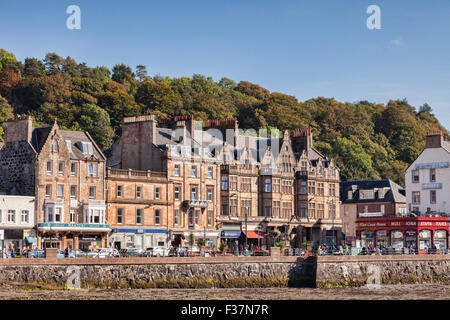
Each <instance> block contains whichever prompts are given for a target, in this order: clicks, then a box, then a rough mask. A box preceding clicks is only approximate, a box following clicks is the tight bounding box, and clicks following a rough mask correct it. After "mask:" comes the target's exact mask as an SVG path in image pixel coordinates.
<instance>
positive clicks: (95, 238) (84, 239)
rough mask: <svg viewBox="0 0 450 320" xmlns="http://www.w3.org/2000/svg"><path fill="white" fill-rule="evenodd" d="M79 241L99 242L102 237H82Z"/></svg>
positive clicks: (79, 237)
mask: <svg viewBox="0 0 450 320" xmlns="http://www.w3.org/2000/svg"><path fill="white" fill-rule="evenodd" d="M78 239H79V240H81V241H99V240H101V237H100V236H96V235H80V236H78Z"/></svg>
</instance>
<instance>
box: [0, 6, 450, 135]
mask: <svg viewBox="0 0 450 320" xmlns="http://www.w3.org/2000/svg"><path fill="white" fill-rule="evenodd" d="M71 4H75V5H78V6H79V7H80V8H81V30H69V29H67V28H66V19H67V17H68V14H66V8H67V7H68V6H69V5H71ZM371 4H375V5H378V6H379V7H380V8H381V27H382V29H381V30H369V29H367V27H366V20H367V18H368V16H369V15H368V14H366V9H367V7H368V6H369V5H371ZM0 30H1V31H0V48H4V49H6V50H8V51H12V52H13V53H14V54H15V55H16V56H17V58H18V59H19V60H22V61H23V59H24V58H26V57H36V58H39V59H42V58H43V57H44V56H45V53H47V52H56V53H58V54H59V55H61V56H64V57H66V56H71V57H72V58H74V59H75V60H76V61H78V62H86V63H87V64H88V65H89V66H96V65H105V66H107V67H110V68H111V67H112V66H113V65H114V64H117V63H125V64H128V65H130V66H132V67H133V68H134V67H135V66H136V65H138V64H144V65H146V66H147V69H148V70H149V73H150V74H151V75H154V74H158V73H159V74H161V75H164V76H165V75H167V76H170V77H179V76H191V75H192V74H194V73H200V74H204V75H207V76H212V77H213V78H214V79H215V80H216V81H218V80H219V79H220V78H221V77H228V78H231V79H233V80H235V81H240V80H246V81H250V82H254V83H258V84H260V85H261V86H263V87H265V88H267V89H269V90H271V91H278V92H283V93H287V94H292V95H295V96H296V97H297V98H298V99H299V100H301V101H304V100H307V99H309V98H312V97H317V96H325V97H334V98H336V99H337V100H339V101H350V102H354V101H358V100H369V101H373V102H380V103H387V102H388V100H389V99H403V98H406V99H407V100H408V101H409V102H410V103H411V104H412V105H414V106H416V107H417V108H418V107H419V106H420V105H422V104H423V103H425V102H427V103H428V104H430V105H431V107H432V108H433V110H434V113H435V114H436V116H437V117H438V118H439V119H440V121H441V123H442V124H443V125H444V126H446V127H447V128H450V113H449V112H448V110H450V55H449V51H450V50H449V49H450V1H448V0H433V1H430V2H425V1H416V0H409V1H406V0H395V1H392V0H389V1H383V0H372V1H365V0H355V1H349V0H347V1H342V0H341V1H335V0H316V1H311V0H296V1H293V0H292V1H273V0H271V1H266V0H209V1H204V0H191V1H186V0H184V1H178V0H172V1H151V0H147V1H137V0H136V1H133V0H131V1H128V2H124V1H103V0H89V1H88V0H84V1H75V0H70V1H66V0H54V1H44V0H43V1H20V0H17V1H6V0H3V1H2V2H1V3H0Z"/></svg>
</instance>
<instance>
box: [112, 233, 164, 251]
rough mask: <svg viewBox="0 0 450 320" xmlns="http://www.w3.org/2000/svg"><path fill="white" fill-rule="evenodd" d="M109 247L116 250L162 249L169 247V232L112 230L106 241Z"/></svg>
mask: <svg viewBox="0 0 450 320" xmlns="http://www.w3.org/2000/svg"><path fill="white" fill-rule="evenodd" d="M108 243H109V245H110V247H114V248H116V249H118V250H120V249H129V248H136V249H138V250H146V249H147V248H154V247H164V248H167V247H169V245H170V241H169V230H167V229H137V228H114V229H112V231H111V234H110V236H109V241H108Z"/></svg>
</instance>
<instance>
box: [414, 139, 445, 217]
mask: <svg viewBox="0 0 450 320" xmlns="http://www.w3.org/2000/svg"><path fill="white" fill-rule="evenodd" d="M405 187H406V203H407V206H408V211H409V212H414V213H415V214H417V215H421V216H423V215H428V216H429V215H430V214H433V215H439V214H447V215H448V214H450V142H449V141H447V140H445V139H444V135H443V134H442V132H431V133H429V134H428V135H427V136H426V140H425V148H424V149H423V150H422V152H421V153H420V155H419V156H418V157H417V159H416V160H414V162H413V163H412V164H411V165H410V166H409V168H408V169H407V170H406V173H405Z"/></svg>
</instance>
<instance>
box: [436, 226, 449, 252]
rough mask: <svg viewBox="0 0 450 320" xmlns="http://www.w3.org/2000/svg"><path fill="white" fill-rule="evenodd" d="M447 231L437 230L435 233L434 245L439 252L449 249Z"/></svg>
mask: <svg viewBox="0 0 450 320" xmlns="http://www.w3.org/2000/svg"><path fill="white" fill-rule="evenodd" d="M446 239H447V231H446V230H436V231H435V232H434V245H435V246H436V249H437V250H446V249H447V241H446Z"/></svg>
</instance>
